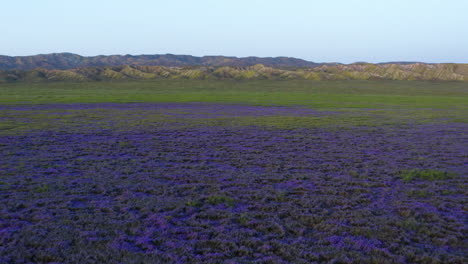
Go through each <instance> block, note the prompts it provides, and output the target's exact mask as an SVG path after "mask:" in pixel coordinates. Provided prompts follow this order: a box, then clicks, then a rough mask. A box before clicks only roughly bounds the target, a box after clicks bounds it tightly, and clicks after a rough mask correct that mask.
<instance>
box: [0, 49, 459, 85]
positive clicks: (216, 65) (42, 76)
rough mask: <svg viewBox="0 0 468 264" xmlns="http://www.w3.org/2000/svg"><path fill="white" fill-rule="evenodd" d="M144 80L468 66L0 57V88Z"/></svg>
mask: <svg viewBox="0 0 468 264" xmlns="http://www.w3.org/2000/svg"><path fill="white" fill-rule="evenodd" d="M149 79H215V80H225V79H232V80H251V79H269V80H289V79H305V80H425V81H468V64H454V63H440V64H430V63H419V62H390V63H379V64H371V63H364V62H360V63H353V64H340V63H314V62H309V61H305V60H301V59H297V58H288V57H276V58H259V57H246V58H236V57H224V56H205V57H195V56H189V55H171V54H167V55H140V56H132V55H124V56H121V55H113V56H95V57H84V56H80V55H76V54H71V53H54V54H47V55H36V56H23V57H9V56H0V83H5V82H20V81H27V82H43V81H74V82H81V81H120V80H149Z"/></svg>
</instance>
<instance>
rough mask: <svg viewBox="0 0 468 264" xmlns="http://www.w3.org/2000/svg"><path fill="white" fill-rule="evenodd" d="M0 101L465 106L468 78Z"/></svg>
mask: <svg viewBox="0 0 468 264" xmlns="http://www.w3.org/2000/svg"><path fill="white" fill-rule="evenodd" d="M0 94H1V95H0V103H1V104H46V103H101V102H118V103H125V102H209V103H240V104H254V105H304V106H311V107H314V108H387V107H402V106H403V107H408V108H448V107H449V108H453V107H466V105H467V103H468V83H463V82H417V81H267V80H265V81H241V82H236V81H194V80H187V81H184V80H157V81H134V82H115V83H112V82H85V83H17V84H1V85H0Z"/></svg>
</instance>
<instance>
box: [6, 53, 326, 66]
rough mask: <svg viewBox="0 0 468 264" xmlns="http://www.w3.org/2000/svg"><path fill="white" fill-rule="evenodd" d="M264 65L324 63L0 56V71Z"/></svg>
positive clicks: (279, 59) (175, 57)
mask: <svg viewBox="0 0 468 264" xmlns="http://www.w3.org/2000/svg"><path fill="white" fill-rule="evenodd" d="M256 64H264V65H266V66H270V67H316V66H320V65H323V64H319V63H314V62H310V61H305V60H302V59H297V58H289V57H276V58H260V57H245V58H237V57H226V56H204V57H195V56H190V55H173V54H165V55H138V56H133V55H111V56H94V57H85V56H80V55H77V54H72V53H53V54H41V55H34V56H17V57H10V56H0V70H32V69H35V68H44V69H49V70H53V69H54V70H66V69H74V68H81V67H103V66H121V65H140V66H168V67H181V66H238V67H246V66H253V65H256Z"/></svg>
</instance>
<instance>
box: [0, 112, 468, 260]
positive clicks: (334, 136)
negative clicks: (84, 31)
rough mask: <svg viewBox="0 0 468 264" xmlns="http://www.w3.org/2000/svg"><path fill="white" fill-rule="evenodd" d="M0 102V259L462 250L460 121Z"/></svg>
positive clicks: (376, 256) (428, 254)
mask: <svg viewBox="0 0 468 264" xmlns="http://www.w3.org/2000/svg"><path fill="white" fill-rule="evenodd" d="M0 110H2V111H3V112H4V114H3V115H2V117H1V120H2V121H4V122H7V121H8V122H13V123H14V124H12V127H15V130H13V129H5V130H2V131H1V132H0V263H467V262H468V255H467V252H468V246H467V237H466V234H467V231H468V225H467V224H468V221H467V214H466V212H467V209H468V208H467V190H468V188H467V187H468V186H467V184H468V179H467V177H466V175H467V172H468V166H467V165H468V159H467V157H468V156H467V143H468V138H467V136H466V131H468V125H467V124H466V123H437V122H434V123H420V124H412V125H411V124H400V125H395V124H394V125H382V126H351V125H350V126H348V127H335V128H331V127H325V126H320V125H318V126H300V125H298V126H291V127H275V126H267V125H259V124H256V123H255V122H251V123H248V124H246V122H244V123H242V122H237V123H236V124H229V122H227V123H226V122H225V120H226V119H230V118H237V119H239V120H242V118H247V117H258V118H262V117H275V116H288V117H310V116H312V117H321V116H338V117H339V116H340V115H343V113H340V112H321V111H316V110H312V109H307V108H301V107H279V106H278V107H265V106H246V105H220V104H202V103H199V104H195V103H191V104H162V103H161V104H150V103H147V104H146V103H142V104H70V105H65V104H64V105H35V106H33V105H31V106H1V108H0ZM220 118H221V119H222V120H223V122H221V123H220V122H219V119H220ZM340 118H341V117H340ZM249 120H250V119H249ZM15 122H16V123H15Z"/></svg>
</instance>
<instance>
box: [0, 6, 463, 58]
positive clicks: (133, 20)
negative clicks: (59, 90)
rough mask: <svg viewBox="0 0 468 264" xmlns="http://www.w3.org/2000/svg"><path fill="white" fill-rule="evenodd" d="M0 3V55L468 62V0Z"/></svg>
mask: <svg viewBox="0 0 468 264" xmlns="http://www.w3.org/2000/svg"><path fill="white" fill-rule="evenodd" d="M0 1H2V5H1V9H2V10H1V12H0V14H1V15H0V36H1V39H0V55H8V56H26V55H35V54H45V53H57V52H72V53H76V54H80V55H84V56H95V55H111V54H122V55H124V54H132V55H139V54H167V53H171V54H187V55H194V56H204V55H225V56H237V57H247V56H259V57H277V56H286V57H297V58H302V59H306V60H310V61H314V62H342V63H352V62H357V61H366V62H387V61H423V62H456V63H468V15H466V13H467V12H468V11H467V10H468V0H318V1H316V0H287V1H284V0H281V1H280V0H278V1H276V0H232V1H229V0H225V1H222V0H217V1H214V0H171V1H168V0H164V1H160V0H131V1H128V0H125V1H122V0H79V1H73V0H70V1H63V0H40V1H39V0H15V1H7V0H0Z"/></svg>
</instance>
